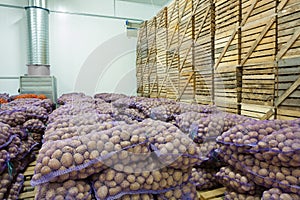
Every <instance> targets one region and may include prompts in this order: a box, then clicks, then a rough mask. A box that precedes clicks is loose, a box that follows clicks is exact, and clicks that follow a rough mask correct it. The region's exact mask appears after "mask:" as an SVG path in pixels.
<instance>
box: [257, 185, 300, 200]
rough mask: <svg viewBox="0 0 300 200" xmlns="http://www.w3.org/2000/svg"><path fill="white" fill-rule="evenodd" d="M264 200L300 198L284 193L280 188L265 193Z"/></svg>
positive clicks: (299, 197)
mask: <svg viewBox="0 0 300 200" xmlns="http://www.w3.org/2000/svg"><path fill="white" fill-rule="evenodd" d="M261 199H262V200H267V199H280V200H289V199H300V196H299V195H297V194H293V193H284V192H282V191H281V190H280V189H278V188H271V189H269V190H266V191H264V193H263V195H262V197H261Z"/></svg>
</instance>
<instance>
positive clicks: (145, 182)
mask: <svg viewBox="0 0 300 200" xmlns="http://www.w3.org/2000/svg"><path fill="white" fill-rule="evenodd" d="M190 173H191V169H188V170H176V169H173V168H168V167H165V168H162V169H158V170H150V171H148V170H144V171H143V172H139V173H134V172H131V173H129V172H126V171H124V170H123V171H117V170H115V169H112V168H110V169H107V170H105V171H103V172H101V173H99V174H96V175H93V177H92V180H93V189H94V191H95V196H96V198H97V199H98V200H108V199H109V200H113V199H119V198H121V197H122V196H124V195H128V194H160V193H164V192H167V191H169V190H170V189H171V188H175V187H176V186H180V185H182V184H183V183H186V182H187V181H188V179H189V176H190Z"/></svg>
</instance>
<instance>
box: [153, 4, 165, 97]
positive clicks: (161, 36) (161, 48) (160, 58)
mask: <svg viewBox="0 0 300 200" xmlns="http://www.w3.org/2000/svg"><path fill="white" fill-rule="evenodd" d="M167 12H168V9H167V7H165V8H164V9H162V10H161V11H160V12H159V13H158V14H157V15H156V51H157V53H156V70H157V85H158V94H157V96H159V97H166V95H167V91H166V87H165V84H164V83H163V81H164V78H165V74H166V69H167V46H168V43H167V33H168V32H167V14H168V13H167Z"/></svg>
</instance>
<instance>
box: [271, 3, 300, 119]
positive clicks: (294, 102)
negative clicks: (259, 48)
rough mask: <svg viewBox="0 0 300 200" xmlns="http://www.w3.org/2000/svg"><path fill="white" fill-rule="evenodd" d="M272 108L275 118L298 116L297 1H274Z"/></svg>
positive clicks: (299, 15)
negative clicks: (275, 34)
mask: <svg viewBox="0 0 300 200" xmlns="http://www.w3.org/2000/svg"><path fill="white" fill-rule="evenodd" d="M277 9H278V52H277V54H276V61H277V65H278V70H277V73H276V83H277V85H276V95H275V97H276V98H275V108H276V114H277V118H278V119H294V118H300V108H299V105H300V86H299V85H300V59H299V58H300V2H299V1H297V0H289V1H283V0H280V1H279V4H278V7H277Z"/></svg>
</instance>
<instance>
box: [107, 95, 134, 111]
mask: <svg viewBox="0 0 300 200" xmlns="http://www.w3.org/2000/svg"><path fill="white" fill-rule="evenodd" d="M139 98H140V97H134V96H133V97H124V98H120V99H118V100H116V101H114V102H112V105H113V106H114V107H116V108H133V107H134V104H135V102H137V101H138V100H139Z"/></svg>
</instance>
